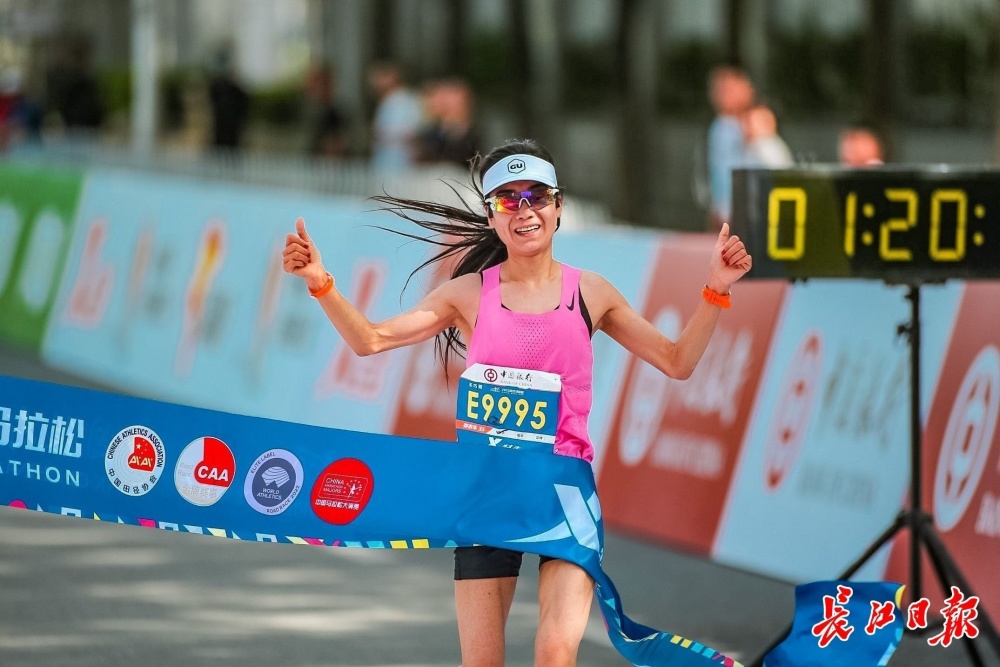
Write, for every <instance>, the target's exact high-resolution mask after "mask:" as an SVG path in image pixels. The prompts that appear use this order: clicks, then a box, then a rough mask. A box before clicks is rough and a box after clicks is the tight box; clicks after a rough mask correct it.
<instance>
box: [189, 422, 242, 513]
mask: <svg viewBox="0 0 1000 667" xmlns="http://www.w3.org/2000/svg"><path fill="white" fill-rule="evenodd" d="M235 475H236V459H234V458H233V453H232V451H230V449H229V446H228V445H226V443H224V442H222V441H221V440H219V439H218V438H211V437H204V438H198V439H197V440H194V441H193V442H191V443H190V444H189V445H188V446H187V447H185V448H184V451H183V452H181V455H180V457H178V459H177V466H176V467H175V468H174V485H175V486H176V487H177V492H178V493H180V494H181V496H182V497H183V498H184V500H186V501H188V502H189V503H191V504H192V505H198V506H199V507H207V506H209V505H214V504H215V503H217V502H219V500H220V499H221V498H222V496H223V495H224V494H225V493H226V491H227V490H228V489H229V487H230V485H231V484H232V483H233V477H234V476H235Z"/></svg>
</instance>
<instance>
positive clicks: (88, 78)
mask: <svg viewBox="0 0 1000 667" xmlns="http://www.w3.org/2000/svg"><path fill="white" fill-rule="evenodd" d="M66 44H67V46H66V48H65V51H64V52H63V54H62V58H61V60H60V61H59V62H58V63H57V64H56V65H55V66H54V67H53V68H52V70H51V71H50V72H49V82H48V91H49V101H50V103H51V106H52V107H53V108H54V109H55V110H56V112H58V114H59V117H60V118H61V119H62V122H63V125H64V126H65V127H66V129H67V130H68V131H69V132H72V133H78V132H81V131H82V132H93V131H96V130H98V129H100V127H101V123H102V122H103V121H104V100H103V99H102V97H101V91H100V88H99V87H98V85H97V79H96V78H95V77H94V75H93V74H91V72H90V45H89V44H88V43H87V41H86V40H85V39H83V38H68V39H67V42H66Z"/></svg>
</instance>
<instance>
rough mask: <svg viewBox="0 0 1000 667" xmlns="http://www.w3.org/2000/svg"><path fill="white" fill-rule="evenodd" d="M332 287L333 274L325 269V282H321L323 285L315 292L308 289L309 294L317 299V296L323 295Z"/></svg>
mask: <svg viewBox="0 0 1000 667" xmlns="http://www.w3.org/2000/svg"><path fill="white" fill-rule="evenodd" d="M332 289H333V274H331V273H330V272H329V271H327V273H326V282H325V283H323V286H322V287H320V288H319V289H318V290H316V291H315V292H313V291H312V290H309V296H311V297H313V298H316V299H318V298H320V297H321V296H323V295H324V294H326V293H327V292H329V291H330V290H332Z"/></svg>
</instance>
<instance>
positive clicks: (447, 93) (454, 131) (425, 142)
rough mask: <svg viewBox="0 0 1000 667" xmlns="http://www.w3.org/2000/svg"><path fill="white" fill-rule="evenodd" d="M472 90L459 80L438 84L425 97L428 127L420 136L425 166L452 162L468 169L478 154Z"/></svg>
mask: <svg viewBox="0 0 1000 667" xmlns="http://www.w3.org/2000/svg"><path fill="white" fill-rule="evenodd" d="M473 111H474V102H473V94H472V89H471V88H469V85H468V84H467V83H466V82H464V81H462V80H460V79H448V80H444V81H438V82H435V83H433V84H431V85H430V87H429V88H428V89H427V91H426V92H425V94H424V115H425V117H426V119H427V121H428V125H427V127H426V128H425V129H424V130H423V132H421V134H420V155H419V158H420V160H421V161H422V162H450V163H452V164H455V165H458V166H459V167H463V168H468V167H469V160H471V159H472V158H473V157H475V156H476V153H477V152H478V151H479V132H478V130H477V129H476V127H475V123H474V118H473Z"/></svg>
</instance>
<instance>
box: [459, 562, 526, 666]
mask: <svg viewBox="0 0 1000 667" xmlns="http://www.w3.org/2000/svg"><path fill="white" fill-rule="evenodd" d="M521 555H522V554H521V552H519V551H510V550H509V549H497V548H494V547H483V546H479V547H458V548H457V549H455V608H456V610H457V612H458V639H459V643H460V644H461V647H462V666H463V667H503V664H504V626H506V625H507V615H508V614H510V605H511V603H512V602H513V601H514V589H515V587H516V586H517V575H518V573H519V572H520V570H521Z"/></svg>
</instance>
